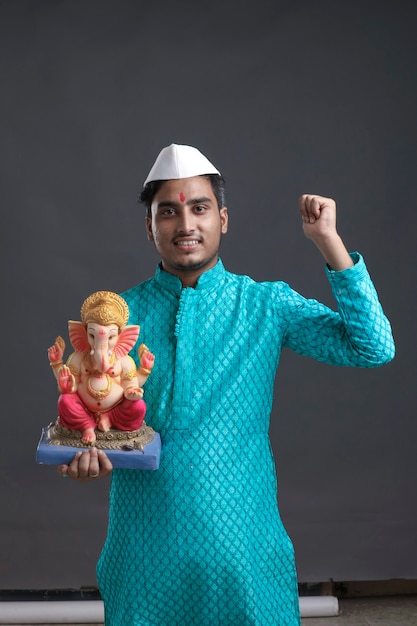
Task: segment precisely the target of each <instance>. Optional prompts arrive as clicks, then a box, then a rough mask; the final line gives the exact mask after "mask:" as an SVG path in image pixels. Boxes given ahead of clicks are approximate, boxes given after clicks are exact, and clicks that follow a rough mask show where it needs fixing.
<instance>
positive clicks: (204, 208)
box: [194, 204, 206, 213]
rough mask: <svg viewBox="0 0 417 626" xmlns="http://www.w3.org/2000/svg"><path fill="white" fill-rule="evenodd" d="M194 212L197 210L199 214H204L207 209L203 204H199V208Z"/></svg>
mask: <svg viewBox="0 0 417 626" xmlns="http://www.w3.org/2000/svg"><path fill="white" fill-rule="evenodd" d="M194 210H195V211H196V212H197V213H202V212H203V211H205V210H206V207H205V206H203V205H202V204H199V205H197V206H196V207H195V208H194Z"/></svg>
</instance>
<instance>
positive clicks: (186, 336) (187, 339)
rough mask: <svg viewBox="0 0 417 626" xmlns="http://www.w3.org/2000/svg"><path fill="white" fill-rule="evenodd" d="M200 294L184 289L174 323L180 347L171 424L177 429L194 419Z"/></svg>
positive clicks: (186, 427)
mask: <svg viewBox="0 0 417 626" xmlns="http://www.w3.org/2000/svg"><path fill="white" fill-rule="evenodd" d="M197 297H198V293H197V292H196V291H195V290H194V289H192V288H191V287H186V288H185V289H183V290H182V291H181V294H180V302H179V306H178V311H177V318H176V323H175V335H176V338H177V347H176V355H175V371H174V390H173V402H172V426H173V428H174V429H175V430H188V429H189V428H191V426H192V421H193V420H192V398H191V393H192V381H193V376H192V372H193V363H194V334H195V319H196V316H195V314H194V312H195V307H196V298H197Z"/></svg>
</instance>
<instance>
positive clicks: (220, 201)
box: [138, 174, 226, 217]
mask: <svg viewBox="0 0 417 626" xmlns="http://www.w3.org/2000/svg"><path fill="white" fill-rule="evenodd" d="M203 176H204V178H207V179H208V180H209V181H210V183H211V186H212V189H213V193H214V195H215V197H216V200H217V206H218V207H219V210H220V209H221V208H222V207H224V206H226V189H225V187H226V181H225V179H224V178H223V176H221V175H220V174H203ZM165 182H166V181H165V180H153V181H151V182H150V183H148V184H147V185H145V187H144V188H143V190H142V192H141V194H140V195H139V198H138V202H141V203H142V204H144V205H145V207H146V214H147V215H148V216H149V217H150V215H151V206H152V202H153V199H154V197H155V194H156V193H157V192H158V190H159V189H160V188H161V186H162V184H163V183H165Z"/></svg>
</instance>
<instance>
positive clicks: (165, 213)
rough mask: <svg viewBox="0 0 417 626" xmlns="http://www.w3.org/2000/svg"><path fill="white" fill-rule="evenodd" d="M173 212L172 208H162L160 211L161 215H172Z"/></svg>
mask: <svg viewBox="0 0 417 626" xmlns="http://www.w3.org/2000/svg"><path fill="white" fill-rule="evenodd" d="M174 213H175V211H174V209H164V210H163V211H162V215H173V214H174Z"/></svg>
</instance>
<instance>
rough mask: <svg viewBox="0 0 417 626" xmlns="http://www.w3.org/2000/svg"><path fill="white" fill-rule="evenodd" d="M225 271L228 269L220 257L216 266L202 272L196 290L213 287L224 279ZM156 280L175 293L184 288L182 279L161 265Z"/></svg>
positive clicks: (157, 270)
mask: <svg viewBox="0 0 417 626" xmlns="http://www.w3.org/2000/svg"><path fill="white" fill-rule="evenodd" d="M225 273H226V270H225V268H224V265H223V262H222V261H221V259H219V260H218V261H217V264H216V265H215V266H214V267H212V268H211V269H209V270H207V272H203V274H201V276H200V278H199V279H198V281H197V284H196V286H195V290H196V291H202V290H208V289H211V288H212V287H213V286H215V285H217V284H218V283H220V282H221V281H222V280H223V278H224V275H225ZM155 280H156V282H157V283H159V284H160V285H161V286H163V287H164V288H165V289H167V290H168V291H170V292H171V293H174V294H180V293H181V291H182V289H183V287H182V283H181V281H180V279H179V278H178V277H177V276H174V274H170V273H169V272H166V271H165V270H163V269H162V268H161V266H160V265H158V267H157V268H156V272H155Z"/></svg>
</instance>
